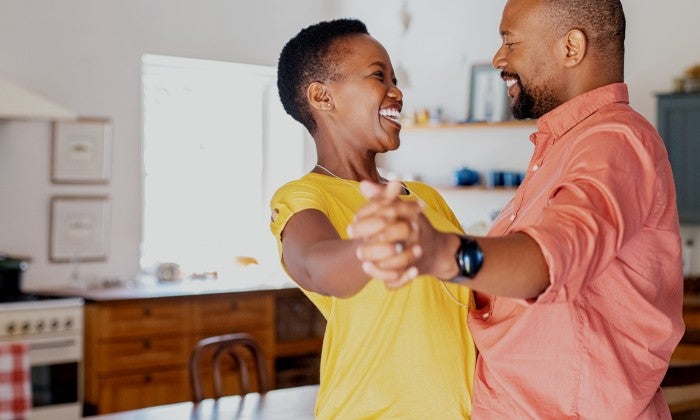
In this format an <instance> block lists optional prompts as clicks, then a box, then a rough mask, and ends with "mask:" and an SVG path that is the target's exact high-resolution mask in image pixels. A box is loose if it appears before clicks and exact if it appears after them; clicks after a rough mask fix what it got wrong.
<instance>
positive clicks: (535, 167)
mask: <svg viewBox="0 0 700 420" xmlns="http://www.w3.org/2000/svg"><path fill="white" fill-rule="evenodd" d="M538 169H540V165H532V172H535V171H536V170H538Z"/></svg>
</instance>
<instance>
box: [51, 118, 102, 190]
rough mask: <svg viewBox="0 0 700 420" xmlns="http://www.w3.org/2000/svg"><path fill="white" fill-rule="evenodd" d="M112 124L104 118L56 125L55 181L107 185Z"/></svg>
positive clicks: (54, 140)
mask: <svg viewBox="0 0 700 420" xmlns="http://www.w3.org/2000/svg"><path fill="white" fill-rule="evenodd" d="M111 143H112V125H111V122H110V120H108V119H104V118H81V119H78V120H76V121H56V122H54V123H53V143H52V149H51V151H52V152H51V181H52V182H53V183H55V184H105V183H107V182H109V177H110V170H111Z"/></svg>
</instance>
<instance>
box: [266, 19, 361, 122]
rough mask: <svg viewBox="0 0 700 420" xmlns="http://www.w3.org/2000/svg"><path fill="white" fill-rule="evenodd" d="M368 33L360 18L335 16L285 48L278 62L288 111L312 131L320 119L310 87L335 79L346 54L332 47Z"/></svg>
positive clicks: (282, 96) (279, 83)
mask: <svg viewBox="0 0 700 420" xmlns="http://www.w3.org/2000/svg"><path fill="white" fill-rule="evenodd" d="M360 34H368V32H367V27H366V26H365V24H364V23H362V22H361V21H359V20H357V19H335V20H330V21H323V22H319V23H316V24H314V25H311V26H309V27H306V28H304V29H302V30H301V32H299V33H298V34H297V35H296V36H295V37H294V38H292V39H290V40H289V41H288V42H287V44H286V45H285V46H284V48H282V52H281V53H280V57H279V61H278V64H277V89H278V91H279V96H280V100H281V101H282V106H283V107H284V110H285V111H287V113H288V114H289V115H291V116H292V118H294V119H295V120H297V121H299V122H300V123H302V124H303V125H304V127H306V129H307V130H309V132H310V133H312V134H313V133H314V131H316V121H314V119H313V116H312V115H311V109H310V107H309V104H308V102H307V100H306V89H307V88H308V86H309V85H310V84H311V83H312V82H314V81H326V80H331V79H334V77H335V76H336V75H337V73H336V72H337V67H338V64H339V63H340V62H341V60H342V58H343V57H342V54H340V53H338V52H334V51H332V50H331V47H332V46H333V43H334V42H335V41H337V40H339V39H342V38H345V37H348V36H353V35H360Z"/></svg>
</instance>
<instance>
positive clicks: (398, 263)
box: [348, 181, 423, 288]
mask: <svg viewBox="0 0 700 420" xmlns="http://www.w3.org/2000/svg"><path fill="white" fill-rule="evenodd" d="M360 187H361V191H362V193H363V194H364V195H365V197H367V199H368V203H367V204H365V205H364V206H363V207H362V208H360V209H359V210H358V211H357V213H356V214H355V221H354V222H353V224H352V225H350V226H349V227H348V234H349V235H350V237H351V238H353V239H361V240H362V243H361V244H360V245H359V246H358V248H357V253H356V254H357V258H358V259H359V260H360V261H362V269H363V270H364V271H365V273H366V274H367V275H369V276H371V277H374V278H377V279H379V280H382V281H384V283H385V284H386V286H387V287H389V288H397V287H400V286H402V285H404V284H406V283H408V282H409V281H410V280H411V279H413V278H414V277H415V276H417V275H418V268H417V267H416V265H415V263H416V261H417V259H418V258H419V257H420V256H421V255H422V249H421V246H420V245H419V243H418V239H419V230H420V229H419V226H420V225H421V223H420V222H421V221H420V218H421V217H422V216H421V214H422V211H423V203H422V202H416V201H408V200H401V199H400V198H399V195H400V193H401V191H403V185H402V184H401V183H400V182H397V181H392V182H389V184H388V185H387V186H386V187H383V186H381V185H379V184H373V183H370V182H362V183H361V185H360Z"/></svg>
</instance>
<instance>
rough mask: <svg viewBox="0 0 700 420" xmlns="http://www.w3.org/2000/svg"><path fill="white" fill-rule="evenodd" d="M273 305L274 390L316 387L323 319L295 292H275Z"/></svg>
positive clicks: (318, 374) (313, 306)
mask: <svg viewBox="0 0 700 420" xmlns="http://www.w3.org/2000/svg"><path fill="white" fill-rule="evenodd" d="M275 306H276V313H277V322H276V335H277V343H276V345H277V351H276V352H275V381H276V383H277V387H279V388H287V387H292V386H301V385H310V384H317V383H318V382H319V376H320V372H319V367H320V363H321V358H320V354H321V346H322V344H323V334H324V332H325V329H326V320H325V318H324V317H323V315H321V312H319V310H318V309H317V308H316V306H315V305H314V304H313V303H311V301H310V300H309V299H308V298H307V297H306V296H305V295H304V294H303V293H302V292H301V290H299V289H288V290H285V291H283V292H280V293H278V295H277V298H276V301H275Z"/></svg>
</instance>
